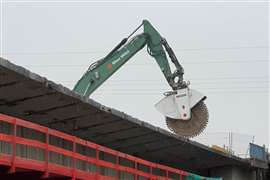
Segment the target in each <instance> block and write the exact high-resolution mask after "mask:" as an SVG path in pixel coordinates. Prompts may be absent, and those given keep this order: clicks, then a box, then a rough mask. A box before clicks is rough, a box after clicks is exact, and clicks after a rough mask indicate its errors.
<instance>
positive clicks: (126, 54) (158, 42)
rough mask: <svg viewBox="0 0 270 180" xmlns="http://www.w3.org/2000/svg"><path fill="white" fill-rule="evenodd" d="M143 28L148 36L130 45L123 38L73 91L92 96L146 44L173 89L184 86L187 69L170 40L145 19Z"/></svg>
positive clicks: (140, 36) (134, 39)
mask: <svg viewBox="0 0 270 180" xmlns="http://www.w3.org/2000/svg"><path fill="white" fill-rule="evenodd" d="M140 26H143V27H144V33H142V34H139V35H136V36H135V37H133V38H132V39H131V40H130V41H129V42H127V41H128V38H125V39H123V40H122V41H121V42H120V43H119V44H118V45H117V46H116V47H115V48H114V49H113V50H112V51H111V52H110V53H109V54H108V55H107V56H106V57H105V58H103V59H101V60H99V61H97V62H95V63H93V64H92V65H90V67H89V68H88V70H87V72H86V73H85V74H84V75H83V76H82V78H81V79H80V80H79V81H78V83H77V84H76V85H75V87H74V89H73V90H74V91H75V92H77V93H79V94H81V95H83V96H89V95H91V94H92V93H93V92H94V91H95V90H96V89H97V88H98V87H99V86H101V85H102V83H104V82H105V81H106V80H107V79H108V78H109V77H110V76H112V75H113V74H114V73H115V72H116V71H117V70H118V69H119V68H120V67H121V66H123V65H124V64H125V63H126V62H128V61H129V60H130V59H131V58H132V56H134V55H135V54H136V53H137V52H138V51H140V50H141V49H142V48H143V47H144V46H145V45H147V51H148V53H149V54H150V55H151V56H152V57H154V58H155V60H156V62H157V64H158V65H159V67H160V69H161V71H162V73H163V74H164V76H165V78H166V80H167V81H168V83H169V85H170V86H171V87H172V88H173V89H176V88H177V87H179V86H181V85H183V84H182V83H183V68H182V67H181V65H180V64H179V63H178V61H177V59H176V57H175V55H174V53H173V51H172V50H171V48H170V47H169V45H168V44H167V42H166V40H165V39H164V38H162V37H161V36H160V34H159V33H158V32H157V31H156V30H155V28H154V27H153V26H152V25H151V24H150V23H149V22H148V21H147V20H144V21H143V23H142V25H140ZM140 26H139V27H140ZM137 29H138V28H137ZM132 34H134V32H133V33H132ZM164 47H166V50H167V49H168V51H167V53H168V52H170V54H169V56H170V57H174V58H173V59H172V61H173V63H174V64H176V71H175V73H172V72H171V69H170V66H169V61H168V59H167V56H166V52H165V51H164ZM176 77H178V79H179V82H175V81H174V79H176Z"/></svg>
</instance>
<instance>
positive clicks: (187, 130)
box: [166, 101, 209, 138]
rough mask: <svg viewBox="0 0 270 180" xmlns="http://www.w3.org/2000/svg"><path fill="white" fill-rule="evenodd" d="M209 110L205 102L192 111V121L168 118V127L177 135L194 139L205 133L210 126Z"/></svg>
mask: <svg viewBox="0 0 270 180" xmlns="http://www.w3.org/2000/svg"><path fill="white" fill-rule="evenodd" d="M208 118H209V114H208V109H207V107H206V105H205V104H204V102H203V101H201V102H199V103H198V104H197V105H196V106H194V107H193V108H192V110H191V119H190V120H181V119H172V118H168V117H166V124H167V127H168V128H169V129H170V130H171V131H173V132H174V133H175V134H177V135H180V136H184V137H186V138H192V137H195V136H198V135H199V134H201V133H202V132H203V130H204V129H205V128H206V126H207V124H208Z"/></svg>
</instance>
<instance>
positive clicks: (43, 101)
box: [0, 58, 250, 172]
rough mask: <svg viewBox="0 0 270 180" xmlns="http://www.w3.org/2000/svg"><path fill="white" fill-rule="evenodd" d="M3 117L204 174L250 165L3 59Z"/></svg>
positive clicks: (0, 79)
mask: <svg viewBox="0 0 270 180" xmlns="http://www.w3.org/2000/svg"><path fill="white" fill-rule="evenodd" d="M0 112H1V113H4V114H8V115H11V116H15V117H19V118H21V119H24V120H28V121H32V122H35V123H38V124H41V125H44V126H48V127H50V128H54V129H57V130H60V131H63V132H66V133H69V134H72V135H75V136H78V137H80V138H83V139H86V140H90V141H93V142H95V143H98V144H101V145H104V146H107V147H110V148H112V149H115V150H119V151H122V152H125V153H128V154H131V155H135V156H138V157H141V158H144V159H147V160H150V161H153V162H158V163H161V164H165V165H169V166H172V167H177V168H182V169H184V170H188V171H192V172H199V171H203V170H205V169H209V168H213V167H219V166H225V165H232V166H233V165H236V166H238V165H239V166H243V167H250V163H249V161H248V160H245V159H241V158H238V157H235V156H231V155H229V154H225V153H221V152H216V151H213V150H212V149H211V148H208V147H207V146H204V145H202V144H199V143H197V142H194V141H190V140H188V139H185V138H182V137H178V136H176V135H174V134H172V133H170V132H168V131H166V130H163V129H161V128H158V127H155V126H153V125H151V124H149V123H146V122H144V121H141V120H138V119H136V118H134V117H131V116H129V115H128V114H125V113H123V112H120V111H118V110H116V109H113V108H109V107H106V106H103V105H102V104H100V103H98V102H96V101H94V100H92V99H88V98H85V97H82V96H80V95H78V94H76V93H74V92H73V91H71V90H69V89H67V88H65V87H63V86H62V85H60V84H56V83H54V82H52V81H49V80H47V79H46V78H44V77H41V76H39V75H37V74H34V73H32V72H30V71H28V70H27V69H25V68H23V67H20V66H17V65H14V64H12V63H10V62H9V61H7V60H5V59H2V58H0Z"/></svg>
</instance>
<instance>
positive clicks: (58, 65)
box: [23, 60, 269, 68]
mask: <svg viewBox="0 0 270 180" xmlns="http://www.w3.org/2000/svg"><path fill="white" fill-rule="evenodd" d="M181 63H182V64H226V63H228V64H236V63H269V60H242V61H232V60H229V61H197V62H192V61H191V62H185V61H182V62H181ZM89 64H90V63H89ZM89 64H43V65H31V64H25V65H23V66H27V67H37V68H81V67H88V66H89ZM126 66H156V64H155V63H141V64H126Z"/></svg>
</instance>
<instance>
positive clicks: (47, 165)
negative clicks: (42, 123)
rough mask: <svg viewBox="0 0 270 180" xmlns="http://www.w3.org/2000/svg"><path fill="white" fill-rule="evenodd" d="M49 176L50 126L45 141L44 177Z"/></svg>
mask: <svg viewBox="0 0 270 180" xmlns="http://www.w3.org/2000/svg"><path fill="white" fill-rule="evenodd" d="M48 177H49V128H46V142H45V173H44V174H43V176H42V178H48Z"/></svg>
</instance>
